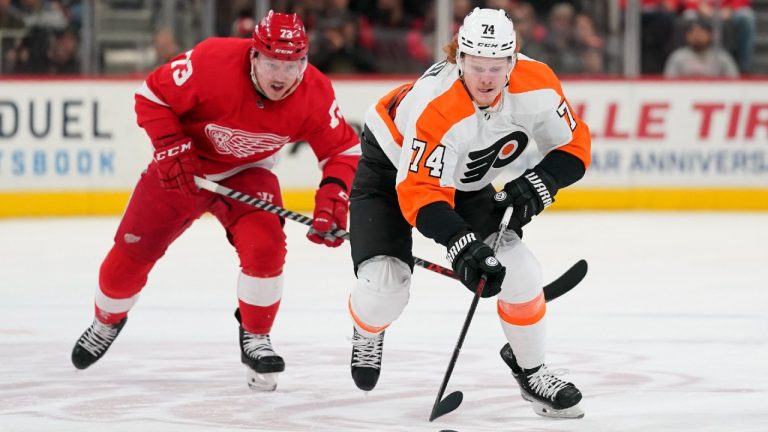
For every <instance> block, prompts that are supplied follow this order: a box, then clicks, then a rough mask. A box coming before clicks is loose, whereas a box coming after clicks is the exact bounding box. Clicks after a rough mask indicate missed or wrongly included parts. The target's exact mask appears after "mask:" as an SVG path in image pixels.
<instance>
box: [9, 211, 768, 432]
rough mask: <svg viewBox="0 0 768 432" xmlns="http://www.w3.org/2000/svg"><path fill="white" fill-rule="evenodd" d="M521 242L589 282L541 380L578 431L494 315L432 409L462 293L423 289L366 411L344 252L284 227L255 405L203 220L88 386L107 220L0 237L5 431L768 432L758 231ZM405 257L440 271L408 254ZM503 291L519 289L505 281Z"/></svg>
mask: <svg viewBox="0 0 768 432" xmlns="http://www.w3.org/2000/svg"><path fill="white" fill-rule="evenodd" d="M537 219H538V220H536V221H534V223H533V224H531V225H530V226H529V227H528V228H527V230H526V236H525V241H526V243H527V244H528V245H529V246H530V247H531V248H532V250H533V251H534V252H535V253H536V254H537V256H538V257H539V259H540V261H541V262H542V264H543V266H544V272H545V279H546V280H547V281H550V280H552V279H554V278H555V277H556V276H557V275H559V274H560V273H561V272H562V271H564V270H565V269H566V268H567V267H568V266H569V265H571V264H572V263H573V262H575V261H576V260H578V259H579V258H586V259H587V261H588V262H589V264H590V270H589V274H588V275H587V278H586V279H585V280H584V281H583V282H582V283H581V284H580V285H579V286H578V287H577V288H575V289H574V290H573V291H572V292H571V293H569V294H567V295H565V296H564V297H562V298H560V299H557V300H555V301H553V302H552V303H550V304H549V305H548V317H549V339H548V342H549V352H548V363H549V365H550V367H551V368H553V369H558V368H564V369H567V370H568V373H567V374H566V375H565V378H566V379H568V380H571V381H573V382H574V383H576V384H577V386H579V387H580V389H581V391H582V392H583V393H584V396H585V397H584V400H583V401H582V407H583V409H584V411H585V412H586V416H585V417H584V418H583V419H581V420H551V419H544V418H541V417H538V416H537V415H535V414H534V413H533V411H532V409H531V407H530V405H529V404H528V403H527V402H525V401H523V400H522V399H521V397H520V395H519V391H518V388H517V385H516V383H515V381H514V379H513V378H512V376H511V374H510V372H509V370H508V368H507V367H506V366H505V365H504V364H503V362H502V361H501V359H500V358H499V355H498V351H499V349H500V348H501V346H502V345H503V343H504V338H503V334H502V332H501V328H500V325H499V323H498V319H497V316H496V313H495V302H494V301H493V300H488V299H484V300H482V301H481V303H480V306H479V308H478V311H477V314H476V315H475V319H474V321H473V322H472V327H471V328H470V331H469V335H468V337H467V340H466V343H465V345H464V348H463V350H462V352H461V355H460V357H459V360H458V364H457V366H456V369H455V370H454V373H453V376H452V378H451V381H450V383H449V384H448V392H451V391H454V390H461V391H462V392H463V393H464V403H463V404H462V405H461V406H460V407H459V408H458V409H457V410H456V411H454V412H453V413H450V414H448V415H446V416H445V417H442V418H440V419H438V420H436V421H435V422H434V423H429V422H428V421H427V417H428V416H429V412H430V410H431V407H432V403H433V402H434V399H435V395H436V393H437V390H438V388H439V385H440V382H441V380H442V377H443V374H444V372H445V369H446V366H447V364H448V360H449V358H450V355H451V352H452V350H453V348H454V345H455V343H456V339H457V337H458V334H459V331H460V329H461V325H462V322H463V320H464V317H465V314H466V311H467V308H468V306H469V303H470V301H471V294H470V292H469V291H467V290H466V289H464V288H463V287H461V286H460V285H459V284H458V283H457V282H454V281H452V280H450V279H447V278H445V277H443V276H439V275H437V274H434V273H430V272H428V271H426V270H423V269H417V270H416V272H415V275H414V278H413V284H412V290H411V300H410V303H409V305H408V307H407V308H406V310H405V311H404V313H403V315H402V316H401V317H400V319H399V320H398V321H397V322H395V324H393V325H392V326H391V327H390V328H389V330H388V331H387V336H386V340H385V345H384V347H385V349H384V361H383V372H382V376H381V379H380V381H379V385H378V386H377V388H376V389H375V390H374V391H372V392H370V393H368V394H365V393H363V392H361V391H359V390H357V388H356V387H355V386H354V384H353V382H352V379H351V377H350V373H349V357H350V350H351V347H350V342H349V339H350V337H351V333H352V325H351V321H350V319H349V317H348V315H347V311H346V300H347V296H348V293H349V289H350V287H351V286H352V284H353V280H354V277H353V275H352V271H351V268H350V262H349V257H348V256H349V248H348V246H347V245H344V246H342V247H340V248H338V249H335V250H329V249H326V248H324V247H321V246H318V245H314V244H312V243H310V242H309V241H307V240H306V239H305V238H304V232H305V228H304V227H303V226H301V225H299V224H297V223H295V222H292V221H288V222H287V223H286V230H287V233H288V245H289V252H288V262H287V265H286V278H285V280H286V287H285V293H284V297H283V302H282V306H281V310H280V314H279V315H278V318H277V321H276V323H275V327H274V329H273V332H272V340H273V343H274V346H275V348H276V350H277V351H278V352H279V353H280V354H281V355H282V356H283V357H284V358H285V360H286V363H287V367H286V372H285V373H283V374H282V375H281V376H280V380H279V385H278V389H277V391H276V392H273V393H255V392H252V391H250V390H249V389H248V387H247V386H246V384H245V370H244V367H243V366H242V365H241V364H240V359H239V351H238V345H237V323H236V321H235V319H234V318H233V317H232V312H233V310H234V308H235V305H236V297H235V282H236V278H237V271H238V268H237V260H236V257H235V254H234V252H233V250H232V249H231V248H230V246H229V245H228V243H227V242H226V239H225V238H224V232H223V229H222V228H221V227H220V226H219V225H218V224H217V222H216V221H215V220H214V219H212V218H204V219H201V220H200V221H198V222H197V223H196V224H195V225H194V226H193V227H192V228H191V229H190V230H189V231H188V232H187V233H186V234H185V235H184V236H182V237H181V239H180V240H179V241H178V242H177V243H176V244H174V245H173V246H172V247H171V249H170V250H169V251H168V253H167V254H166V256H165V258H164V259H162V260H161V261H160V262H159V263H158V264H157V266H156V267H155V269H154V271H153V273H152V274H150V279H149V283H148V285H147V287H146V288H145V289H144V291H143V292H142V296H141V299H140V301H139V303H138V304H137V306H136V307H135V308H134V309H133V311H132V312H131V314H130V316H129V320H128V323H127V324H126V327H125V329H124V330H123V333H122V334H121V335H120V337H119V338H118V339H117V341H116V343H115V345H113V347H112V348H111V349H110V351H109V352H108V353H107V355H106V356H105V357H104V358H103V359H102V360H101V361H100V362H99V363H97V364H95V365H94V366H92V367H91V368H90V369H88V370H85V371H76V370H75V369H74V367H73V366H72V365H71V363H70V360H69V356H70V351H71V349H72V346H73V344H74V342H75V340H76V339H77V337H78V336H79V335H80V333H82V331H83V330H84V329H85V328H86V327H87V326H88V325H89V324H90V322H91V320H92V314H93V311H92V308H93V306H92V301H93V292H94V290H95V289H96V284H97V276H98V267H99V265H100V263H101V260H102V258H103V256H104V255H105V254H106V252H107V250H108V249H109V247H110V246H111V243H112V235H113V232H114V230H115V229H116V227H117V223H118V219H117V218H83V219H38V220H2V221H0V239H2V240H0V275H1V277H0V431H2V432H16V431H60V432H63V431H74V432H90V431H99V432H102V431H109V432H111V431H132V432H134V431H140V432H150V431H219V430H248V431H434V432H437V431H440V430H446V429H448V430H454V431H461V432H467V431H527V432H536V431H569V432H570V431H589V432H597V431H607V432H608V431H610V432H614V431H621V432H635V431H636V432H641V431H642V432H649V431H695V432H707V431H738V432H750V431H755V432H757V431H766V430H768V371H767V369H768V368H767V367H766V365H768V214H766V213H754V214H747V213H581V212H575V213H573V212H550V213H549V214H544V215H542V216H540V217H538V218H537ZM415 252H416V255H417V256H420V257H422V258H426V259H432V260H434V261H435V262H439V263H441V264H444V263H445V260H444V258H443V255H444V251H443V250H442V248H441V247H439V246H437V245H435V244H433V243H432V242H431V241H429V240H426V239H424V238H423V237H420V236H418V235H417V236H416V246H415ZM507 274H508V276H507V277H514V275H515V270H514V269H508V271H507Z"/></svg>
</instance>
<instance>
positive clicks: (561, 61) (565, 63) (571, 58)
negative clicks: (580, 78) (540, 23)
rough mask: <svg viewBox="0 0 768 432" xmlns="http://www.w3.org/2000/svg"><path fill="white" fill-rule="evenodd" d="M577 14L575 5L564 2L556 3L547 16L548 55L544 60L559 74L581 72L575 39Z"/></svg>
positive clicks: (546, 51)
mask: <svg viewBox="0 0 768 432" xmlns="http://www.w3.org/2000/svg"><path fill="white" fill-rule="evenodd" d="M575 14H576V10H575V9H574V7H573V5H571V4H570V3H565V2H563V3H558V4H556V5H554V6H553V7H552V9H551V10H550V11H549V16H548V18H547V23H548V26H547V27H548V31H547V36H546V37H545V38H544V50H545V53H546V57H545V58H544V59H542V61H544V62H546V63H548V64H549V66H550V67H551V68H552V69H554V70H555V72H557V73H558V74H573V73H578V72H581V62H580V60H579V54H578V53H577V52H576V43H575V39H574V28H573V21H574V16H575Z"/></svg>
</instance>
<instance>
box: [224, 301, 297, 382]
mask: <svg viewBox="0 0 768 432" xmlns="http://www.w3.org/2000/svg"><path fill="white" fill-rule="evenodd" d="M235 317H236V318H237V320H238V322H239V321H240V311H239V310H238V311H237V312H235ZM240 361H242V362H243V364H244V365H245V366H246V369H247V371H246V375H245V376H246V381H247V382H248V387H250V388H251V390H256V391H274V390H275V389H276V388H277V375H278V374H279V373H280V372H282V371H284V370H285V362H284V361H283V358H282V357H280V356H279V355H277V354H276V353H275V350H274V349H273V348H272V342H271V341H270V340H269V334H254V333H251V332H248V331H246V330H245V329H243V326H242V324H241V325H240Z"/></svg>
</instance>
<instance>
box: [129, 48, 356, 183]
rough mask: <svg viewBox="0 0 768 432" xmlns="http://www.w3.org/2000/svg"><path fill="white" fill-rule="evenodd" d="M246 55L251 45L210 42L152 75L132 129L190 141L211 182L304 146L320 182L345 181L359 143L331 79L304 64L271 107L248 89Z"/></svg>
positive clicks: (160, 137) (158, 137)
mask: <svg viewBox="0 0 768 432" xmlns="http://www.w3.org/2000/svg"><path fill="white" fill-rule="evenodd" d="M250 51H251V41H250V39H233V38H211V39H207V40H205V41H203V42H201V43H200V44H198V45H197V46H195V47H194V48H193V49H191V50H189V51H187V52H185V53H183V54H180V55H178V56H177V57H175V58H174V59H173V60H172V61H171V62H170V63H168V64H165V65H163V66H160V67H159V68H157V69H155V70H154V71H153V72H152V73H151V74H150V75H149V76H148V77H147V79H146V81H145V82H144V84H143V85H142V87H141V88H140V89H139V91H137V92H136V96H135V99H136V114H137V121H138V124H139V126H141V127H142V128H144V129H145V130H146V132H147V134H148V135H149V137H150V138H151V139H152V142H153V143H155V144H156V143H158V142H169V139H174V137H175V138H177V139H181V138H183V137H189V138H191V139H192V143H193V146H194V147H195V150H196V151H197V154H198V155H199V156H200V159H201V161H202V165H203V174H205V175H206V177H208V178H209V179H212V180H219V179H222V178H226V177H228V176H230V175H233V174H235V173H237V172H239V171H242V170H243V169H246V168H249V167H253V166H259V167H263V168H267V169H271V168H272V167H273V166H274V164H275V162H276V161H277V153H278V151H279V150H280V149H281V148H282V147H283V146H285V145H286V144H288V143H292V142H295V141H299V140H306V141H307V142H309V145H310V146H311V147H312V150H313V151H314V152H315V155H316V156H317V159H318V161H319V162H320V167H321V168H322V170H323V177H327V176H333V177H338V178H340V179H342V180H345V181H350V182H351V179H352V177H353V175H354V171H355V168H356V165H357V159H358V157H359V154H360V146H359V140H358V137H357V135H356V134H355V132H354V130H353V129H352V128H351V127H350V126H349V125H348V124H347V123H346V121H344V118H343V117H342V115H341V113H340V111H339V108H338V105H337V103H336V98H335V95H334V92H333V88H332V87H331V82H330V80H329V79H328V78H327V77H326V76H325V75H323V74H322V73H321V72H320V71H318V70H317V69H316V68H314V67H313V66H312V65H308V66H307V69H306V71H305V72H304V78H303V80H302V81H301V83H300V84H299V85H298V87H297V88H296V90H295V91H294V92H293V93H292V94H291V95H289V96H288V97H287V98H285V99H283V100H280V101H271V100H269V99H267V98H265V97H263V96H262V95H261V94H259V92H257V91H256V89H255V88H254V85H253V82H252V80H251V63H250Z"/></svg>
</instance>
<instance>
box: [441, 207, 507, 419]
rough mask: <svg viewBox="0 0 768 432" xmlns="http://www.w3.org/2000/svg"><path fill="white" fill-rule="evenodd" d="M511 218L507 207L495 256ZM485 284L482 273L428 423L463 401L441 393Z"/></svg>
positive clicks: (495, 243)
mask: <svg viewBox="0 0 768 432" xmlns="http://www.w3.org/2000/svg"><path fill="white" fill-rule="evenodd" d="M511 218H512V207H507V210H506V211H505V212H504V217H502V218H501V223H500V224H499V233H498V234H497V235H496V238H495V239H493V246H492V249H493V253H494V254H496V251H498V250H499V245H500V244H501V237H502V234H504V231H506V230H507V225H509V220H510V219H511ZM489 258H490V257H489ZM487 282H488V274H487V273H483V275H482V276H481V277H480V282H478V283H477V288H475V295H474V297H472V303H471V304H470V305H469V311H467V317H466V318H465V319H464V326H463V327H462V328H461V333H459V340H458V341H457V342H456V348H454V349H453V355H452V356H451V361H450V362H449V363H448V369H447V370H446V371H445V376H444V377H443V382H442V383H441V384H440V390H439V391H438V392H437V398H436V399H435V404H434V405H433V406H432V413H430V414H429V421H432V420H434V419H436V418H438V417H440V416H443V415H445V414H448V413H449V412H451V411H453V410H455V409H456V408H458V407H459V405H461V401H462V400H464V394H463V393H461V392H460V391H455V392H453V393H451V394H449V395H448V396H446V398H445V399H443V393H445V388H446V387H447V386H448V380H449V379H451V374H452V373H453V367H454V366H456V360H458V358H459V352H460V351H461V346H462V345H464V339H465V338H466V337H467V331H468V330H469V324H470V323H471V322H472V317H474V316H475V309H477V303H478V301H479V300H480V294H482V293H483V289H485V284H486V283H487Z"/></svg>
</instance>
